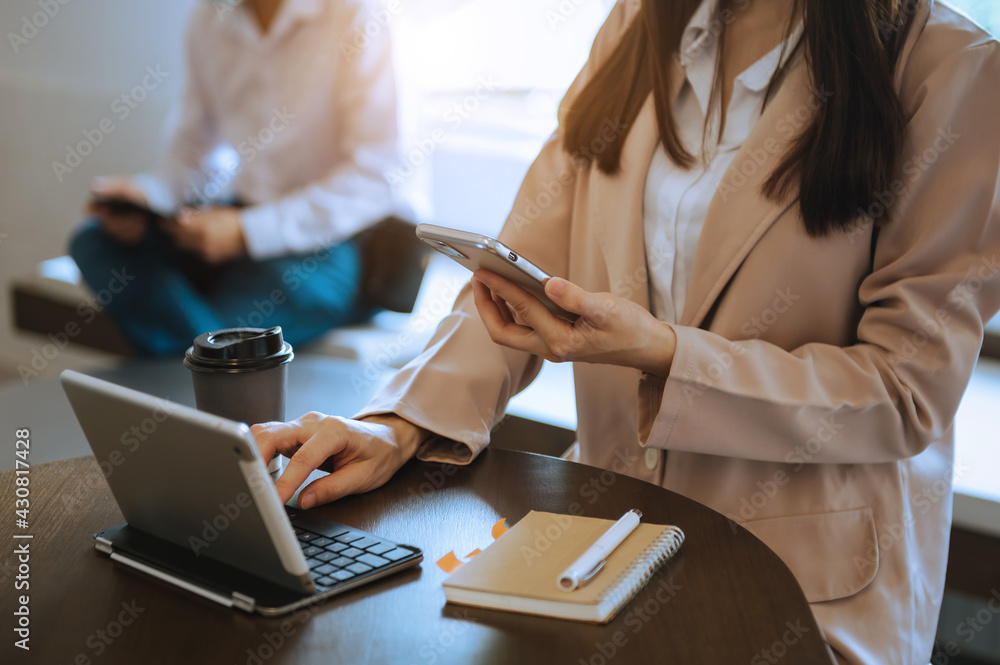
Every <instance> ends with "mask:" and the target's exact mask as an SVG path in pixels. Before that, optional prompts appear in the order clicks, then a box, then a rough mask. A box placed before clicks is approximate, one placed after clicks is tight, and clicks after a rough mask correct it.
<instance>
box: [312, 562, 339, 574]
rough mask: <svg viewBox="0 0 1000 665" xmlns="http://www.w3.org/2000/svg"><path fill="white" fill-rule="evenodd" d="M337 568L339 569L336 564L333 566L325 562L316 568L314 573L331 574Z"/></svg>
mask: <svg viewBox="0 0 1000 665" xmlns="http://www.w3.org/2000/svg"><path fill="white" fill-rule="evenodd" d="M335 570H337V568H336V567H335V566H331V565H330V564H328V563H325V564H323V565H322V566H320V567H319V568H317V569H316V570H314V571H313V575H329V574H330V573H332V572H333V571H335Z"/></svg>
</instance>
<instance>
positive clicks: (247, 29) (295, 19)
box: [222, 0, 323, 41]
mask: <svg viewBox="0 0 1000 665" xmlns="http://www.w3.org/2000/svg"><path fill="white" fill-rule="evenodd" d="M228 1H229V0H222V2H228ZM322 2H323V0H284V2H283V3H282V4H281V8H280V9H279V10H278V14H277V15H276V16H275V17H274V20H273V22H272V23H271V28H270V30H268V33H267V35H261V33H260V26H258V25H257V19H256V18H254V16H253V14H252V10H251V9H250V7H249V6H248V5H247V3H246V2H240V3H239V6H238V7H236V10H237V11H235V12H233V13H232V14H231V15H230V16H231V17H232V18H233V19H235V20H232V21H226V22H225V23H227V24H228V25H230V27H231V28H232V29H233V30H234V31H235V32H236V33H238V34H240V36H242V37H244V38H248V39H253V40H256V41H261V40H263V39H268V40H270V39H275V38H277V37H279V36H280V35H281V34H282V33H284V32H286V31H287V30H288V29H289V28H291V27H292V26H294V25H295V24H297V23H299V22H300V21H305V20H308V19H310V18H313V17H314V16H317V15H318V14H319V13H320V11H322V9H323V6H322Z"/></svg>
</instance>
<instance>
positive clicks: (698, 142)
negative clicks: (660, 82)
mask: <svg viewBox="0 0 1000 665" xmlns="http://www.w3.org/2000/svg"><path fill="white" fill-rule="evenodd" d="M716 2H717V0H703V2H702V3H701V6H700V7H698V10H697V11H696V12H695V14H694V16H692V17H691V20H690V21H689V22H688V25H687V27H686V28H685V29H684V35H683V37H682V39H681V49H680V63H681V66H682V67H684V69H685V71H686V72H687V77H686V81H685V83H684V85H683V86H682V88H681V91H680V94H679V95H678V97H677V100H676V102H675V104H674V120H675V122H676V126H677V131H678V132H679V135H680V139H681V141H682V142H683V145H684V146H685V147H686V148H687V150H688V151H689V152H690V153H691V154H693V155H695V156H696V159H697V161H696V162H695V164H694V165H693V166H692V167H691V168H690V169H684V168H681V167H679V166H677V165H675V164H674V163H673V162H672V161H670V158H669V157H668V156H667V152H666V150H664V148H663V145H662V144H661V145H660V146H659V147H658V148H657V150H656V152H655V153H654V154H653V159H652V162H651V163H650V165H649V172H648V174H647V176H646V187H645V192H644V194H643V230H644V234H645V242H646V265H647V269H648V274H649V293H650V303H651V311H652V313H653V315H654V316H656V318H658V319H660V320H661V321H666V322H668V323H676V322H677V321H678V320H679V319H680V317H681V314H682V313H683V311H684V300H685V296H686V295H687V289H688V282H689V281H690V279H691V267H692V263H693V262H694V254H695V249H696V248H697V246H698V237H699V236H700V235H701V227H702V224H703V223H704V221H705V213H706V212H707V211H708V204H709V202H710V201H711V200H712V196H713V195H714V194H715V190H716V188H718V186H719V183H720V182H721V181H722V176H723V175H724V174H725V172H726V169H727V168H729V165H730V163H731V162H732V161H733V159H734V158H735V157H736V152H737V151H738V150H739V148H740V146H742V145H743V141H745V140H746V138H747V136H748V135H749V134H750V130H752V129H753V127H754V125H755V124H756V123H757V119H758V118H759V117H760V112H761V110H762V106H763V101H764V93H765V91H766V90H767V84H768V82H769V81H770V80H771V76H772V74H774V72H775V70H776V69H777V68H778V65H779V59H780V58H781V54H782V47H784V48H785V52H786V54H785V55H786V58H787V56H788V52H789V51H791V49H792V47H793V46H794V45H795V42H796V41H797V40H798V37H799V35H800V34H801V30H802V27H801V24H800V25H799V27H798V28H797V29H796V31H795V32H794V33H793V34H792V35H791V36H789V38H788V39H787V40H786V41H785V42H784V43H783V44H779V45H778V46H776V47H775V48H774V49H773V50H772V51H770V52H768V53H767V54H765V55H764V56H763V57H761V58H760V60H758V61H757V62H755V63H754V64H753V65H751V66H750V67H748V68H747V69H746V70H745V71H743V72H742V73H741V74H740V75H739V76H737V77H736V80H735V83H734V85H733V93H732V98H731V99H730V101H729V107H728V108H727V109H726V126H725V128H724V130H723V133H722V137H721V139H720V138H719V120H720V114H719V110H720V103H719V101H718V99H717V100H716V101H715V104H714V108H713V109H711V110H710V111H709V109H708V103H709V98H710V97H711V94H712V86H713V82H714V76H715V59H716V54H717V53H718V40H719V37H718V36H717V35H716V34H714V33H713V32H712V31H711V30H710V29H709V28H710V24H711V22H712V20H713V16H714V11H715V6H716ZM733 11H739V10H738V9H734V10H733ZM709 112H710V113H711V116H710V122H709V123H708V125H707V128H706V125H705V116H706V113H709ZM703 129H704V132H703ZM703 133H704V135H705V146H704V147H705V150H704V155H703V153H702V135H703Z"/></svg>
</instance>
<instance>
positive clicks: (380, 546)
mask: <svg viewBox="0 0 1000 665" xmlns="http://www.w3.org/2000/svg"><path fill="white" fill-rule="evenodd" d="M394 547H396V546H395V545H393V544H392V543H376V544H375V545H372V546H371V547H366V548H365V549H366V550H368V551H369V552H371V553H372V554H384V553H385V552H388V551H389V550H391V549H393V548H394Z"/></svg>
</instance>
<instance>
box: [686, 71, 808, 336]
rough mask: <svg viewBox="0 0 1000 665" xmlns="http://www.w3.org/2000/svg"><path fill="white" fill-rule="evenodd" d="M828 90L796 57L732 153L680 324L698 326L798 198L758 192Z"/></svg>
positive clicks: (793, 194)
mask: <svg viewBox="0 0 1000 665" xmlns="http://www.w3.org/2000/svg"><path fill="white" fill-rule="evenodd" d="M825 94H827V93H825V92H824V91H822V90H813V89H812V88H811V87H810V85H809V70H808V67H807V66H806V64H805V59H804V58H803V57H801V56H797V57H796V59H795V61H794V62H793V63H791V64H790V69H789V71H788V73H787V74H786V76H785V81H784V82H783V83H782V85H781V86H780V87H779V88H778V90H777V92H775V95H774V98H773V99H772V100H771V102H770V103H769V104H768V105H767V107H766V108H765V109H764V112H763V113H762V114H761V116H760V119H759V120H758V121H757V124H756V125H755V126H754V129H753V130H752V131H751V132H750V135H749V136H748V137H747V140H746V141H745V142H744V143H743V146H742V147H741V148H740V149H739V151H738V152H737V153H736V158H735V159H733V161H732V163H731V164H730V165H729V168H728V169H726V172H725V174H724V175H723V177H722V182H721V183H720V184H719V187H718V189H716V190H715V194H714V195H713V196H712V200H711V202H710V203H709V206H708V211H707V213H706V214H705V223H704V226H703V227H702V231H701V236H700V237H699V239H698V249H697V250H696V251H695V258H694V265H693V267H692V273H691V282H690V284H689V286H688V293H687V299H686V302H685V306H684V313H683V315H682V316H681V320H680V324H681V325H686V326H698V325H700V324H701V322H702V321H703V320H704V319H705V316H706V315H707V314H708V312H709V311H710V310H711V308H712V305H713V304H714V303H715V300H716V299H717V298H718V297H719V294H721V293H722V290H723V289H724V288H725V286H726V284H727V283H728V282H729V280H730V279H731V278H732V276H733V274H734V273H735V272H736V270H737V269H738V268H739V266H740V264H741V263H742V262H743V259H744V258H746V255H747V254H748V253H749V252H750V250H751V249H752V248H753V246H754V245H755V244H756V243H757V241H758V240H759V239H760V238H761V236H763V235H764V232H765V231H767V229H768V228H770V226H771V225H772V224H773V223H774V222H775V220H777V219H778V217H780V216H781V215H782V213H784V212H785V211H786V210H788V208H789V206H790V205H791V204H792V203H793V202H794V201H795V200H796V198H797V197H798V189H797V188H794V189H793V191H790V192H789V193H788V194H787V196H786V197H785V198H784V199H783V200H781V201H770V200H768V199H765V198H764V197H763V195H762V194H761V192H760V189H761V185H762V184H763V183H764V181H765V180H767V178H768V176H769V175H770V174H771V172H772V171H773V170H774V168H775V167H776V166H777V165H778V164H779V163H780V160H781V159H782V157H783V155H784V154H785V151H786V150H787V148H788V147H789V146H790V144H791V143H792V141H793V140H794V139H795V137H796V136H797V134H798V130H799V129H801V127H802V126H803V123H804V122H805V121H808V119H809V118H811V117H812V114H813V113H814V109H815V108H817V107H818V105H819V104H822V103H824V101H825V97H824V95H825Z"/></svg>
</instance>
